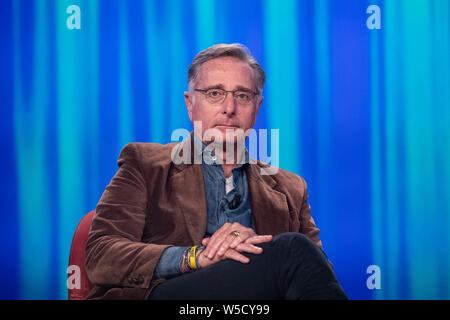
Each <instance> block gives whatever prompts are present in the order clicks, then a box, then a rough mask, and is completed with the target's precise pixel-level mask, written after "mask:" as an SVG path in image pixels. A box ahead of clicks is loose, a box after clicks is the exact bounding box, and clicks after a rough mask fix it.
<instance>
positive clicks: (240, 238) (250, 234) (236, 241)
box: [230, 228, 256, 249]
mask: <svg viewBox="0 0 450 320" xmlns="http://www.w3.org/2000/svg"><path fill="white" fill-rule="evenodd" d="M254 236H256V233H255V231H253V229H250V228H247V229H246V230H245V231H243V232H241V233H240V234H239V236H238V237H234V239H233V241H232V242H231V243H230V248H232V249H234V248H236V247H237V246H238V245H239V244H240V243H242V242H245V241H246V240H247V239H248V238H251V237H254Z"/></svg>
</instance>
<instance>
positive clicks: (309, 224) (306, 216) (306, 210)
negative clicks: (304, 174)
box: [300, 178, 334, 270]
mask: <svg viewBox="0 0 450 320" xmlns="http://www.w3.org/2000/svg"><path fill="white" fill-rule="evenodd" d="M302 182H303V185H304V190H305V191H304V195H303V203H302V207H301V209H300V232H301V233H303V234H305V235H306V236H308V238H310V239H311V240H312V241H313V242H314V243H315V244H316V245H318V246H319V248H320V250H321V251H322V252H323V254H324V255H325V256H326V257H327V255H326V253H325V251H323V248H322V241H320V239H319V232H320V229H319V228H317V227H316V223H315V222H314V219H313V217H312V216H311V206H310V205H309V203H308V187H307V185H306V181H305V179H303V178H302ZM327 260H328V264H329V265H330V267H331V269H332V270H334V266H333V263H332V262H331V261H330V260H329V259H328V257H327Z"/></svg>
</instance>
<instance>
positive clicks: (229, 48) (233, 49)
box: [188, 43, 266, 95]
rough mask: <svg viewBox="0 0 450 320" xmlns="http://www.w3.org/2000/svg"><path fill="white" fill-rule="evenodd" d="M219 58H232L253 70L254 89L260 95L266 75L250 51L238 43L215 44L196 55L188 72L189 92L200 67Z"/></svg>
mask: <svg viewBox="0 0 450 320" xmlns="http://www.w3.org/2000/svg"><path fill="white" fill-rule="evenodd" d="M221 57H234V58H237V59H239V60H241V61H244V62H247V63H248V65H249V66H250V68H252V70H253V75H254V79H255V83H256V88H257V90H258V94H259V95H261V93H262V90H263V88H264V82H265V81H266V74H265V72H264V70H263V68H261V66H260V65H259V63H258V62H257V61H256V60H255V58H253V56H252V55H251V54H250V50H249V49H248V48H247V47H246V46H244V45H243V44H240V43H232V44H224V43H223V44H216V45H213V46H211V47H209V48H207V49H205V50H203V51H201V52H200V53H199V54H197V55H196V56H195V58H194V60H192V63H191V65H190V67H189V70H188V88H189V91H191V90H192V89H193V87H194V84H195V81H196V80H197V76H198V72H199V69H200V66H201V65H202V64H203V63H205V62H206V61H209V60H212V59H216V58H221Z"/></svg>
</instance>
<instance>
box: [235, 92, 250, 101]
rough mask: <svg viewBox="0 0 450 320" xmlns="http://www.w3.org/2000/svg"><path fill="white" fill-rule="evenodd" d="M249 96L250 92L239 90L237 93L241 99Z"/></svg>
mask: <svg viewBox="0 0 450 320" xmlns="http://www.w3.org/2000/svg"><path fill="white" fill-rule="evenodd" d="M248 96H249V95H248V93H245V92H239V93H238V94H237V98H238V99H240V100H246V99H248Z"/></svg>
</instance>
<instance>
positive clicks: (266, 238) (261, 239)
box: [245, 234, 273, 244]
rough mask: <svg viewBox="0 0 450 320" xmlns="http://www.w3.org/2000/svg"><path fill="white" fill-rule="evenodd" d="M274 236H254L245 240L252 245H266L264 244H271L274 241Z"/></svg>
mask: <svg viewBox="0 0 450 320" xmlns="http://www.w3.org/2000/svg"><path fill="white" fill-rule="evenodd" d="M272 239H273V236H272V235H270V234H269V235H262V236H254V237H250V238H248V239H247V240H245V243H250V244H258V243H264V242H270V241H272Z"/></svg>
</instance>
